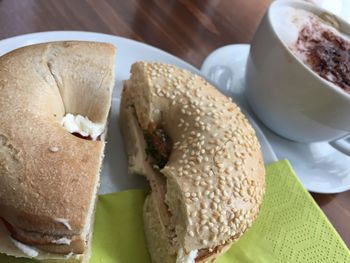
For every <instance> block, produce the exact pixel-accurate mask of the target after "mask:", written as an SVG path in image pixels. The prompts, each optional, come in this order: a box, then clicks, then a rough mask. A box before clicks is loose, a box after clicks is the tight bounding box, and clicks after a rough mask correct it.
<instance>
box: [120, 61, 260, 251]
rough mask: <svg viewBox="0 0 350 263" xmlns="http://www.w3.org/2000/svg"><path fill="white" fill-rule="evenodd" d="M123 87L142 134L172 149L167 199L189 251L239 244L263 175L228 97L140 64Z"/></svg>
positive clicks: (251, 137)
mask: <svg viewBox="0 0 350 263" xmlns="http://www.w3.org/2000/svg"><path fill="white" fill-rule="evenodd" d="M131 73H132V75H131V78H130V80H128V81H127V85H125V86H124V90H123V95H122V96H126V97H128V98H127V99H123V100H124V101H127V102H128V105H125V104H123V107H133V108H134V109H135V114H136V116H137V118H138V122H139V125H140V126H141V129H143V130H147V128H148V127H149V126H148V125H149V123H154V124H156V125H160V126H161V127H162V128H164V129H165V131H166V132H167V134H168V135H169V136H170V138H171V140H172V142H173V149H172V152H171V155H170V158H169V161H168V163H167V164H166V166H165V167H164V168H163V169H162V170H161V171H160V172H161V173H162V174H163V175H164V176H166V178H167V194H166V200H165V202H166V203H167V205H168V207H169V209H170V212H171V214H172V218H173V223H174V225H176V234H177V242H178V246H179V247H181V248H184V249H185V250H186V251H191V250H197V249H201V248H208V247H212V248H214V247H216V246H218V245H222V244H227V243H228V242H231V239H233V238H234V239H237V237H239V236H240V235H241V234H242V233H243V232H244V231H245V230H246V229H247V228H248V227H250V226H251V224H252V222H253V220H254V219H255V218H256V217H257V215H258V212H259V209H260V205H261V203H262V199H263V193H264V186H265V169H264V165H263V160H262V156H261V151H260V145H259V143H258V140H257V138H256V136H255V132H254V130H253V128H252V127H251V126H250V124H249V122H248V121H247V119H246V118H245V116H244V115H243V114H242V113H241V111H240V109H239V108H238V106H236V105H235V104H234V103H233V102H232V101H231V99H230V98H227V97H225V96H224V95H222V94H221V93H220V92H218V91H217V90H216V89H215V88H213V87H212V86H211V85H210V84H209V83H208V82H206V81H205V80H204V79H203V78H201V77H199V76H196V75H193V74H191V73H190V72H188V71H186V70H183V69H179V68H177V67H175V66H171V65H166V64H160V63H148V62H138V63H136V64H134V65H133V66H132V70H131Z"/></svg>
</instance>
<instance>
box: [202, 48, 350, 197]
mask: <svg viewBox="0 0 350 263" xmlns="http://www.w3.org/2000/svg"><path fill="white" fill-rule="evenodd" d="M248 54H249V45H229V46H225V47H222V48H219V49H217V50H215V51H214V52H212V53H211V54H210V55H209V56H208V57H207V58H206V59H205V61H204V62H203V65H202V69H201V71H202V73H203V74H204V75H205V76H206V77H207V78H208V79H210V80H211V81H212V82H214V84H216V86H217V87H219V88H220V89H221V90H222V91H223V92H224V93H225V94H226V95H230V96H232V97H233V98H234V99H235V100H236V101H237V103H238V104H240V106H241V107H242V108H244V109H245V111H247V112H248V113H249V115H251V116H254V117H253V118H254V119H255V122H256V123H258V125H259V126H260V128H261V129H262V130H263V132H264V134H265V136H266V138H267V139H268V141H269V142H270V144H271V145H272V147H273V149H274V151H275V153H276V154H277V157H278V158H279V159H288V160H289V161H290V162H291V164H292V166H293V168H294V170H295V171H296V173H297V175H298V176H299V178H300V180H301V181H302V182H303V184H304V186H305V187H306V188H307V189H308V190H309V191H311V192H315V193H340V192H344V191H347V190H349V189H350V157H349V156H347V155H345V154H343V153H341V152H339V151H337V150H335V149H334V148H333V147H332V146H330V145H329V144H328V143H312V144H302V143H296V142H292V141H289V140H287V139H284V138H282V137H280V136H278V135H276V134H274V133H273V132H271V131H270V130H269V129H268V128H266V127H265V126H264V125H263V124H262V123H261V122H260V121H259V120H257V118H256V117H255V115H254V114H253V113H252V111H251V109H250V107H249V105H248V104H247V101H246V100H245V96H244V88H245V80H244V76H245V70H246V62H247V58H248Z"/></svg>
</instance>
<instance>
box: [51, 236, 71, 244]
mask: <svg viewBox="0 0 350 263" xmlns="http://www.w3.org/2000/svg"><path fill="white" fill-rule="evenodd" d="M71 242H72V240H70V239H69V238H66V237H62V238H60V239H57V240H53V241H51V243H53V244H58V245H70V243H71Z"/></svg>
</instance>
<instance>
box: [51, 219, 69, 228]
mask: <svg viewBox="0 0 350 263" xmlns="http://www.w3.org/2000/svg"><path fill="white" fill-rule="evenodd" d="M55 221H56V222H59V223H61V224H63V225H64V226H65V227H66V228H67V229H68V230H72V227H71V226H70V224H69V221H68V220H67V219H65V218H55Z"/></svg>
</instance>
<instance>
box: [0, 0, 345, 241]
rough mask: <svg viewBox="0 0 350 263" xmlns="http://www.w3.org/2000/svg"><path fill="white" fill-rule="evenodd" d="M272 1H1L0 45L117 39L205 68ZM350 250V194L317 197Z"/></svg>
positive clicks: (244, 38) (243, 36) (250, 29)
mask: <svg viewBox="0 0 350 263" xmlns="http://www.w3.org/2000/svg"><path fill="white" fill-rule="evenodd" d="M269 3H270V0H249V1H247V0H222V1H219V0H197V1H189V0H179V1H171V0H153V1H150V0H129V1H125V0H119V1H118V0H99V1H98V0H86V1H84V0H60V1H57V0H0V26H1V27H0V39H4V38H8V37H11V36H15V35H19V34H25V33H31V32H37V31H50V30H85V31H96V32H102V33H108V34H115V35H119V36H123V37H127V38H131V39H135V40H138V41H142V42H145V43H147V44H150V45H153V46H156V47H159V48H161V49H163V50H165V51H168V52H170V53H172V54H174V55H176V56H178V57H180V58H182V59H184V60H186V61H188V62H189V63H191V64H193V65H195V66H197V67H198V66H200V65H201V63H202V61H203V59H204V58H205V57H206V56H207V55H208V54H209V53H210V52H211V51H212V50H214V49H216V48H218V47H220V46H224V45H227V44H232V43H249V42H250V40H251V39H252V36H253V34H254V32H255V29H256V27H257V25H258V23H259V22H260V20H261V18H262V16H263V14H264V12H265V10H266V8H267V6H268V5H269ZM313 197H314V198H315V200H316V201H317V203H318V204H319V205H320V206H321V208H322V209H323V211H324V212H325V213H326V215H327V216H328V218H329V219H330V221H331V222H332V223H333V225H334V226H335V228H336V229H337V230H338V232H339V233H340V235H341V236H342V237H343V239H344V240H345V242H346V244H347V245H348V246H349V247H350V224H349V222H350V191H348V192H345V193H341V194H337V195H319V194H313Z"/></svg>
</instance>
